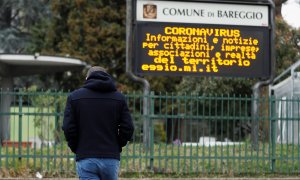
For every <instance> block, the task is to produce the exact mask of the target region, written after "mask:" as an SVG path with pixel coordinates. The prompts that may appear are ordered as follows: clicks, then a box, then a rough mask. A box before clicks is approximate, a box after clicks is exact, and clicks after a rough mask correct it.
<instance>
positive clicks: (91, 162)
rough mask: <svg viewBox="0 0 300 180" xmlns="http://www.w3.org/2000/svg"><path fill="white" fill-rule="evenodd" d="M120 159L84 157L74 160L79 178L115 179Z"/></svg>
mask: <svg viewBox="0 0 300 180" xmlns="http://www.w3.org/2000/svg"><path fill="white" fill-rule="evenodd" d="M119 166H120V161H119V160H117V159H108V158H86V159H81V160H79V161H77V162H76V170H77V174H78V176H79V179H81V180H83V179H84V180H87V179H93V180H96V179H97V180H117V179H118V173H119Z"/></svg>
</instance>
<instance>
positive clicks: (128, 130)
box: [119, 101, 134, 151]
mask: <svg viewBox="0 0 300 180" xmlns="http://www.w3.org/2000/svg"><path fill="white" fill-rule="evenodd" d="M133 132H134V126H133V122H132V118H131V115H130V112H129V109H128V106H127V103H126V102H125V101H124V103H123V108H122V113H121V118H120V123H119V145H120V148H121V147H124V146H126V144H127V142H128V141H130V140H131V139H132V135H133ZM120 151H121V149H120Z"/></svg>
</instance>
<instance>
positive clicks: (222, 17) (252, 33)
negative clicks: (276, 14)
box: [134, 1, 271, 77]
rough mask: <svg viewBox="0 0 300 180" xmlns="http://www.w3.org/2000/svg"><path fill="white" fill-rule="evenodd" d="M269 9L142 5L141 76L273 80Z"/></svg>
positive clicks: (138, 59) (139, 23) (139, 4)
mask: <svg viewBox="0 0 300 180" xmlns="http://www.w3.org/2000/svg"><path fill="white" fill-rule="evenodd" d="M268 14H269V12H268V6H263V5H259V6H256V5H239V4H236V5H232V4H220V3H218V4H216V3H199V2H178V1H176V2H175V1H174V2H172V1H137V4H136V26H135V33H136V34H135V40H134V42H135V52H134V55H135V58H134V69H135V73H136V74H139V75H177V76H178V75H179V76H181V75H199V76H202V75H208V76H230V77H269V76H270V73H271V63H270V29H269V17H268Z"/></svg>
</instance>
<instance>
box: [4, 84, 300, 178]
mask: <svg viewBox="0 0 300 180" xmlns="http://www.w3.org/2000/svg"><path fill="white" fill-rule="evenodd" d="M66 97H67V93H64V92H53V91H44V92H36V91H34V92H30V91H23V90H18V91H1V92H0V100H1V104H0V105H1V107H0V109H1V111H0V125H1V126H0V138H1V144H0V169H1V168H2V169H8V170H13V171H18V170H19V169H24V168H25V169H29V170H30V171H33V172H35V171H41V172H45V173H64V174H73V175H74V174H75V162H74V155H73V154H72V153H71V151H70V150H69V149H68V147H67V145H66V142H65V141H64V137H63V134H62V131H61V124H62V119H63V111H64V105H65V101H66ZM126 97H127V102H128V105H129V108H130V111H131V112H132V116H133V119H134V124H135V133H134V137H133V141H132V142H130V143H129V144H128V145H127V146H126V147H124V148H123V151H122V158H121V173H148V172H155V173H164V174H166V173H175V174H197V175H205V176H206V175H215V174H222V175H227V176H233V175H244V174H258V175H262V174H298V173H299V172H300V148H299V141H300V140H299V128H300V124H299V121H300V118H299V117H300V110H299V104H300V100H299V98H293V99H275V98H274V97H266V98H260V99H253V98H252V97H247V96H241V95H239V96H229V95H221V96H216V95H210V96H201V95H197V94H192V95H190V94H189V95H188V94H175V93H166V94H162V93H158V94H154V93H152V94H151V95H149V96H147V97H145V96H143V94H141V93H130V94H126ZM144 100H149V103H148V105H149V107H147V109H148V111H147V113H145V111H143V101H144ZM7 101H9V102H11V103H9V106H8V105H7V104H8V103H7ZM253 102H257V103H258V104H259V107H260V108H259V109H260V112H259V115H258V116H256V117H255V118H253V117H252V116H251V107H252V106H251V105H252V103H253ZM284 107H286V108H284ZM99 108H101V107H99ZM291 111H292V113H291ZM283 114H285V115H283ZM253 123H257V125H258V129H257V131H253V129H252V128H251V126H252V125H253ZM145 126H147V127H145ZM145 131H146V132H145ZM253 133H256V136H251V134H252V135H253ZM146 134H147V135H148V137H147V138H145V135H146ZM251 137H258V138H259V139H258V141H253V139H251ZM255 142H256V144H254V143H255Z"/></svg>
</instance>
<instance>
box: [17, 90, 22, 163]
mask: <svg viewBox="0 0 300 180" xmlns="http://www.w3.org/2000/svg"><path fill="white" fill-rule="evenodd" d="M22 104H23V99H22V92H21V93H20V92H19V139H18V140H19V143H18V149H19V160H20V161H21V160H22Z"/></svg>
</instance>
